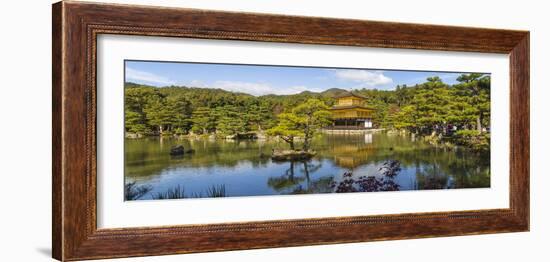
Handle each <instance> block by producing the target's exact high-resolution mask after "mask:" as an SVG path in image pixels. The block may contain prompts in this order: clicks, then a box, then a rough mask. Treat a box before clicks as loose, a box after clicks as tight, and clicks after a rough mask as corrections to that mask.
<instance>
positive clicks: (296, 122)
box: [268, 99, 331, 151]
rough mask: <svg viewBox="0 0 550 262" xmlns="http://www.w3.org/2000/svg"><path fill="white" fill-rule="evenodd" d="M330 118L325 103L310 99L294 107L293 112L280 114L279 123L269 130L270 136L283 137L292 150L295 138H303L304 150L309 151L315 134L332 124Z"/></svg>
mask: <svg viewBox="0 0 550 262" xmlns="http://www.w3.org/2000/svg"><path fill="white" fill-rule="evenodd" d="M330 116H331V114H330V111H328V106H327V105H326V104H325V103H324V102H323V101H321V100H319V99H308V100H307V101H305V102H304V103H302V104H299V105H298V106H296V107H294V108H293V109H292V110H291V112H289V113H282V114H280V115H279V116H278V120H279V123H278V124H277V125H276V126H275V127H273V128H271V129H270V130H268V134H271V135H276V136H279V137H281V139H283V140H284V141H285V142H287V143H288V144H289V145H290V148H291V149H292V150H295V146H294V139H295V137H302V138H303V139H304V143H303V145H302V150H304V151H308V150H309V149H310V146H311V139H312V138H313V136H314V134H315V132H317V131H318V130H319V129H320V128H321V127H323V126H326V125H328V124H330Z"/></svg>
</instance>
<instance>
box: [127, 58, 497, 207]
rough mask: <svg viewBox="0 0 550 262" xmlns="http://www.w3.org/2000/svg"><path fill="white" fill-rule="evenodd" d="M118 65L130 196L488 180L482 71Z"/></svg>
mask: <svg viewBox="0 0 550 262" xmlns="http://www.w3.org/2000/svg"><path fill="white" fill-rule="evenodd" d="M124 70H125V82H124V117H125V119H124V123H125V145H124V148H125V149H124V165H125V166H124V176H125V179H124V180H125V184H124V198H125V200H127V201H131V200H157V199H195V198H214V197H237V196H241V197H242V196H269V195H271V196H272V195H295V194H322V193H352V192H356V193H357V192H382V191H404V190H435V189H445V190H452V189H464V188H487V187H490V184H491V180H490V134H491V129H490V125H491V123H490V120H491V117H490V112H491V110H490V104H491V103H490V89H491V88H490V87H491V75H490V74H487V73H475V72H437V71H410V70H382V69H356V68H326V67H296V66H272V65H240V64H214V63H186V62H165V61H137V60H127V61H125V68H124ZM121 186H122V185H121Z"/></svg>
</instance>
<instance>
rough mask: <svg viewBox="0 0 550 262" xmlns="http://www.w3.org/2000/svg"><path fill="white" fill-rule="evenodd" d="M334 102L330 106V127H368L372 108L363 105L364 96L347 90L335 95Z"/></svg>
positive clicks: (350, 128) (370, 123)
mask: <svg viewBox="0 0 550 262" xmlns="http://www.w3.org/2000/svg"><path fill="white" fill-rule="evenodd" d="M335 98H336V99H337V100H336V104H335V105H334V106H333V107H332V108H330V111H331V112H332V121H333V122H332V127H330V128H332V129H342V130H357V129H370V128H372V127H373V125H372V116H373V114H374V110H373V109H372V108H369V107H367V106H366V105H365V100H366V98H365V97H363V96H360V95H358V94H355V93H353V92H347V93H344V94H342V95H339V96H337V97H335Z"/></svg>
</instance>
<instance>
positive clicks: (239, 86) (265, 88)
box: [192, 81, 320, 96]
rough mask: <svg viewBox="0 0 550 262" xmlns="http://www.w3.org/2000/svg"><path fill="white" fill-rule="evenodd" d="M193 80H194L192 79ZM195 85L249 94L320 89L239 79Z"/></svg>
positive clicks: (286, 92)
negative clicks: (274, 85)
mask: <svg viewBox="0 0 550 262" xmlns="http://www.w3.org/2000/svg"><path fill="white" fill-rule="evenodd" d="M192 82H194V81H192ZM197 87H210V88H219V89H223V90H226V91H232V92H241V93H246V94H251V95H254V96H261V95H268V94H275V95H290V94H297V93H300V92H303V91H313V92H318V91H320V90H314V89H311V88H309V89H308V88H307V87H306V86H290V87H283V88H278V87H273V86H271V85H269V84H267V83H254V82H240V81H216V82H214V83H213V84H212V85H211V86H208V85H201V86H197Z"/></svg>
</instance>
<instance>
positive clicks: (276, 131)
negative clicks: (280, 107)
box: [267, 113, 303, 150]
mask: <svg viewBox="0 0 550 262" xmlns="http://www.w3.org/2000/svg"><path fill="white" fill-rule="evenodd" d="M277 119H278V123H277V125H276V126H274V127H272V128H270V129H269V130H267V133H268V134H269V135H271V136H278V137H280V138H281V139H282V140H283V141H285V142H286V143H288V145H289V146H290V149H292V150H295V149H296V147H295V145H294V140H295V138H296V137H301V136H303V133H302V129H301V128H300V125H299V123H300V120H299V118H298V116H296V115H295V114H293V113H282V114H279V115H278V116H277Z"/></svg>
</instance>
